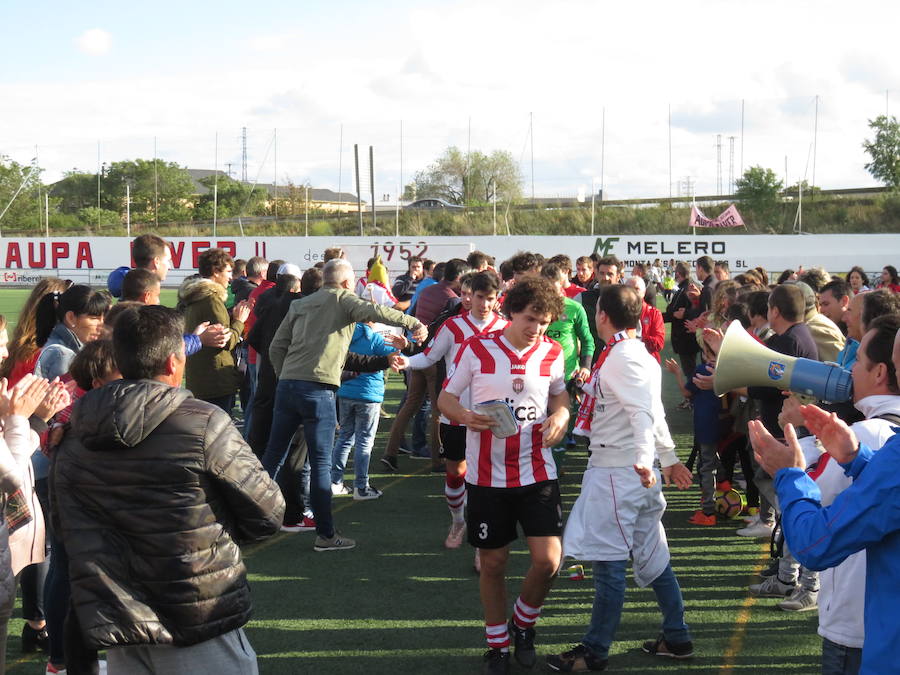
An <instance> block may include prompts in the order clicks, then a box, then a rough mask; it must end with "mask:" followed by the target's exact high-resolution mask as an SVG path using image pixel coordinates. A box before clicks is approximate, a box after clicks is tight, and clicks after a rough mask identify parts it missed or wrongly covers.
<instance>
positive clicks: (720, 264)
mask: <svg viewBox="0 0 900 675" xmlns="http://www.w3.org/2000/svg"><path fill="white" fill-rule="evenodd" d="M716 267H718V268H720V269H723V270H725V271H726V272H730V271H731V267H729V265H728V261H727V260H716Z"/></svg>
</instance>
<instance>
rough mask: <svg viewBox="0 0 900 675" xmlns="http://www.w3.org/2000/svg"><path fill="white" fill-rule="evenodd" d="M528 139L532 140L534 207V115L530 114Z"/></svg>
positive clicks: (532, 201) (532, 195)
mask: <svg viewBox="0 0 900 675" xmlns="http://www.w3.org/2000/svg"><path fill="white" fill-rule="evenodd" d="M528 120H529V124H528V137H529V138H530V139H531V204H532V205H534V113H528Z"/></svg>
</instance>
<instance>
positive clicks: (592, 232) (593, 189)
mask: <svg viewBox="0 0 900 675" xmlns="http://www.w3.org/2000/svg"><path fill="white" fill-rule="evenodd" d="M670 182H671V179H670ZM595 192H597V190H596V189H595V188H594V177H593V176H591V236H592V237H593V236H594V193H595Z"/></svg>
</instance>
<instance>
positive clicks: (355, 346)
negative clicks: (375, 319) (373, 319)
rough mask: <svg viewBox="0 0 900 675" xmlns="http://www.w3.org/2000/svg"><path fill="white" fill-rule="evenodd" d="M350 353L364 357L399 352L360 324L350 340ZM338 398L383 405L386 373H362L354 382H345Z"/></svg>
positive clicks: (339, 390)
mask: <svg viewBox="0 0 900 675" xmlns="http://www.w3.org/2000/svg"><path fill="white" fill-rule="evenodd" d="M350 351H351V352H353V353H354V354H363V355H364V356H369V355H374V356H387V355H388V354H393V353H394V352H395V351H397V350H396V349H394V348H393V347H390V346H388V345H386V344H385V342H384V338H383V337H381V335H380V334H379V333H376V332H375V331H373V330H372V329H371V328H369V327H368V326H367V325H366V324H364V323H358V324H356V329H355V330H354V331H353V338H352V339H351V340H350ZM338 396H340V397H341V398H352V399H354V400H356V401H368V402H369V403H381V402H382V401H384V373H382V372H381V371H377V372H374V373H361V374H360V375H358V376H357V377H354V378H353V379H352V380H347V381H345V382H344V383H343V384H342V385H341V387H340V389H338Z"/></svg>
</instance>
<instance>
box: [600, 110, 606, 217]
mask: <svg viewBox="0 0 900 675" xmlns="http://www.w3.org/2000/svg"><path fill="white" fill-rule="evenodd" d="M605 158H606V106H604V107H603V112H602V116H601V118H600V208H601V209H602V208H603V197H604V193H603V179H604V177H605V174H604V172H603V170H604V166H603V161H604V159H605Z"/></svg>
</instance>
